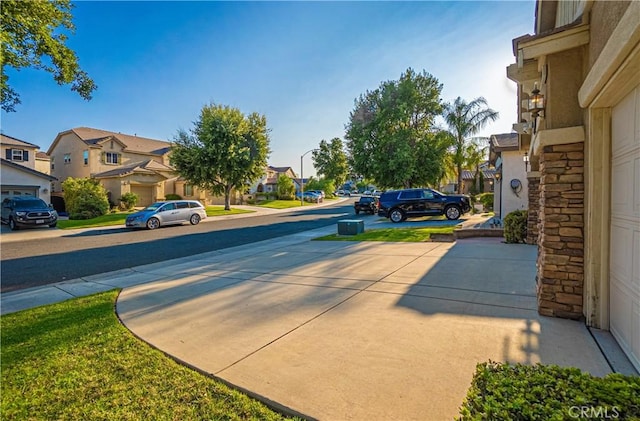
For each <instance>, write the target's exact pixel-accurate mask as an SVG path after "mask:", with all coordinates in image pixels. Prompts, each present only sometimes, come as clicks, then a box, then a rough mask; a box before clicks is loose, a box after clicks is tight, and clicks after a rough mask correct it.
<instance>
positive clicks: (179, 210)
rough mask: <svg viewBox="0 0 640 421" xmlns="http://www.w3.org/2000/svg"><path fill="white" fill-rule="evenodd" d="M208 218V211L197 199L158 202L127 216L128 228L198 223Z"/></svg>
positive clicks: (154, 227)
mask: <svg viewBox="0 0 640 421" xmlns="http://www.w3.org/2000/svg"><path fill="white" fill-rule="evenodd" d="M206 218H207V212H206V210H205V208H204V206H202V204H201V203H200V202H198V201H197V200H170V201H166V202H156V203H154V204H152V205H149V206H147V207H146V208H144V209H143V210H141V211H140V212H136V213H132V214H131V215H129V216H127V221H126V223H125V224H126V226H127V228H148V229H150V230H152V229H156V228H159V227H161V226H164V225H173V224H182V223H183V222H189V223H190V224H191V225H197V224H198V223H199V222H200V221H201V220H202V219H206Z"/></svg>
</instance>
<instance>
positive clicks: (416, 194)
mask: <svg viewBox="0 0 640 421" xmlns="http://www.w3.org/2000/svg"><path fill="white" fill-rule="evenodd" d="M421 194H422V191H420V190H406V191H403V192H401V193H400V199H405V200H407V199H418V198H420V196H421Z"/></svg>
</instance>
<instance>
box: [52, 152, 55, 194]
mask: <svg viewBox="0 0 640 421" xmlns="http://www.w3.org/2000/svg"><path fill="white" fill-rule="evenodd" d="M54 161H55V156H52V157H51V171H53V170H54V169H55V167H56V165H55V163H54ZM52 191H53V189H52Z"/></svg>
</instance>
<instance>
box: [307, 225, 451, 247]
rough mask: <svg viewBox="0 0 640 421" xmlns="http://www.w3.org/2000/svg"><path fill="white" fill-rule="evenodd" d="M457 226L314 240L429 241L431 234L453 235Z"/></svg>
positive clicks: (394, 230)
mask: <svg viewBox="0 0 640 421" xmlns="http://www.w3.org/2000/svg"><path fill="white" fill-rule="evenodd" d="M455 228H456V227H455V226H448V227H435V228H382V229H372V230H368V231H365V232H363V233H361V234H356V235H338V234H331V235H325V236H324V237H318V238H314V240H318V241H399V242H414V243H415V242H423V241H429V240H430V238H431V234H453V230H454V229H455Z"/></svg>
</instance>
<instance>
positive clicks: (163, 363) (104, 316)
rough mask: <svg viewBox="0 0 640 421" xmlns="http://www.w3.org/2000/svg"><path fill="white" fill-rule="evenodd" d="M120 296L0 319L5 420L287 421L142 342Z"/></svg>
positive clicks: (99, 297)
mask: <svg viewBox="0 0 640 421" xmlns="http://www.w3.org/2000/svg"><path fill="white" fill-rule="evenodd" d="M117 295H118V291H117V290H112V291H108V292H105V293H100V294H96V295H92V296H88V297H81V298H77V299H73V300H69V301H65V302H62V303H58V304H53V305H48V306H44V307H39V308H34V309H31V310H25V311H21V312H18V313H14V314H9V315H5V316H2V317H1V318H0V320H1V323H2V332H1V340H2V349H1V352H0V357H1V368H2V373H1V376H2V377H1V379H2V382H1V391H2V397H1V405H0V413H2V419H3V420H25V419H34V420H35V419H41V420H61V419H64V420H143V419H149V420H205V419H207V420H213V419H216V420H221V419H224V420H241V419H242V420H245V419H253V420H280V419H284V417H283V416H282V415H280V414H278V413H275V412H274V411H272V410H270V409H269V408H268V407H266V406H265V405H263V404H262V403H260V402H258V401H256V400H254V399H251V398H249V397H247V396H246V395H244V394H242V393H240V392H238V391H235V390H232V389H230V388H229V387H227V386H225V385H224V384H222V383H220V382H218V381H216V380H214V379H212V378H209V377H207V376H204V375H202V374H200V373H198V372H196V371H194V370H191V369H189V368H187V367H185V366H182V365H180V364H178V363H176V362H175V361H173V360H172V359H171V358H168V357H167V356H165V355H164V354H163V353H162V352H160V351H158V350H155V349H153V348H151V347H150V346H148V345H147V344H145V343H144V342H142V341H140V340H138V339H136V338H135V337H134V336H133V335H132V334H131V333H130V332H129V331H128V330H127V329H126V328H125V327H124V326H122V324H120V322H119V321H118V319H117V317H116V315H115V312H114V306H115V300H116V298H117ZM212 346H216V345H215V344H212Z"/></svg>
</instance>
